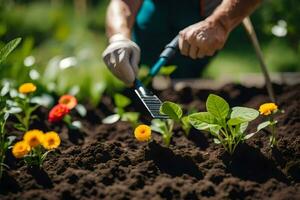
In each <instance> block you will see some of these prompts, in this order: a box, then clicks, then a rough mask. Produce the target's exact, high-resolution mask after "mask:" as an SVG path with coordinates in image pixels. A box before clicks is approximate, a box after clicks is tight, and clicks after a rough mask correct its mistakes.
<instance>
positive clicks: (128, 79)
mask: <svg viewBox="0 0 300 200" xmlns="http://www.w3.org/2000/svg"><path fill="white" fill-rule="evenodd" d="M102 58H103V60H104V62H105V64H106V65H107V67H108V69H109V70H110V71H111V72H112V73H113V74H114V75H115V76H116V77H117V78H119V79H120V80H121V81H123V82H124V83H125V84H126V85H129V86H131V85H133V82H134V80H135V78H136V76H137V74H138V64H139V61H140V48H139V47H138V45H137V44H136V43H134V42H133V41H131V40H130V39H128V38H126V37H124V36H122V35H121V34H116V35H113V36H112V37H111V38H110V44H109V45H108V47H107V48H106V49H105V50H104V52H103V54H102Z"/></svg>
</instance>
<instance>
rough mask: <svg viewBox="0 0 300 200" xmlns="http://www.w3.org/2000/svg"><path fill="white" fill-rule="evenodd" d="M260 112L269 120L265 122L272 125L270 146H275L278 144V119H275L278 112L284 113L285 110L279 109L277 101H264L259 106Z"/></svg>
mask: <svg viewBox="0 0 300 200" xmlns="http://www.w3.org/2000/svg"><path fill="white" fill-rule="evenodd" d="M259 111H260V114H261V115H263V116H265V117H266V118H267V119H268V120H267V121H266V122H265V123H266V124H268V126H270V132H271V135H270V139H269V143H270V147H271V148H273V147H275V146H276V145H277V139H276V124H277V123H278V121H277V120H275V119H274V117H275V115H276V114H277V113H283V112H284V111H283V110H279V109H278V106H277V105H276V104H275V103H264V104H262V105H261V106H260V107H259Z"/></svg>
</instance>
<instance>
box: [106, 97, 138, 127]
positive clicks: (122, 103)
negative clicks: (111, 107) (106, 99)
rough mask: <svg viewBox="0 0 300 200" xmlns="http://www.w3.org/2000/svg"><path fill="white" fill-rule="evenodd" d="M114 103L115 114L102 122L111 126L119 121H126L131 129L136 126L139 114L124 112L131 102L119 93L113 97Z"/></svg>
mask: <svg viewBox="0 0 300 200" xmlns="http://www.w3.org/2000/svg"><path fill="white" fill-rule="evenodd" d="M114 103H115V105H116V109H115V110H116V113H115V114H112V115H109V116H107V117H106V118H104V119H103V120H102V123H104V124H113V123H115V122H117V121H119V120H121V121H128V122H130V123H131V124H132V126H133V127H136V126H137V124H138V120H139V116H140V114H139V113H138V112H126V111H125V108H126V107H127V106H129V105H130V104H131V100H130V99H129V98H128V97H126V96H124V95H122V94H119V93H116V94H115V95H114Z"/></svg>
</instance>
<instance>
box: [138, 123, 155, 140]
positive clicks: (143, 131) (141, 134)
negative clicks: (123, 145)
mask: <svg viewBox="0 0 300 200" xmlns="http://www.w3.org/2000/svg"><path fill="white" fill-rule="evenodd" d="M134 136H135V138H136V139H137V140H138V141H140V142H146V141H149V140H150V139H151V128H150V126H147V125H144V124H142V125H139V126H138V127H136V128H135V130H134Z"/></svg>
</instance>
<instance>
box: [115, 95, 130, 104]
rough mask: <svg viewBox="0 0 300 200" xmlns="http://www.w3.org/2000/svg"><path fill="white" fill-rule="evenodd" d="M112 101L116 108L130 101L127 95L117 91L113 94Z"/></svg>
mask: <svg viewBox="0 0 300 200" xmlns="http://www.w3.org/2000/svg"><path fill="white" fill-rule="evenodd" d="M114 101H115V104H116V106H117V107H118V108H125V107H126V106H128V105H129V104H130V103H131V100H130V99H129V98H128V97H126V96H124V95H122V94H119V93H117V94H115V95H114Z"/></svg>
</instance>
